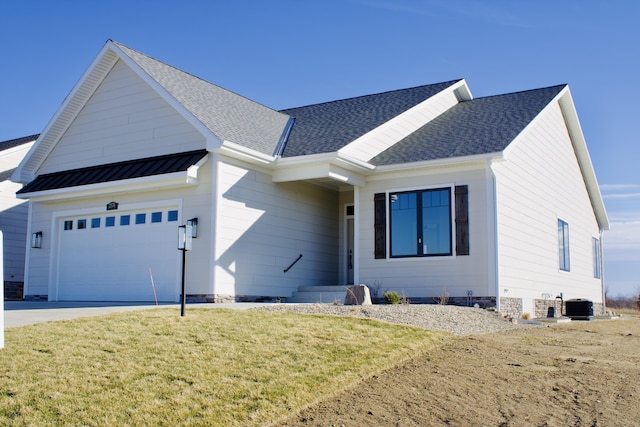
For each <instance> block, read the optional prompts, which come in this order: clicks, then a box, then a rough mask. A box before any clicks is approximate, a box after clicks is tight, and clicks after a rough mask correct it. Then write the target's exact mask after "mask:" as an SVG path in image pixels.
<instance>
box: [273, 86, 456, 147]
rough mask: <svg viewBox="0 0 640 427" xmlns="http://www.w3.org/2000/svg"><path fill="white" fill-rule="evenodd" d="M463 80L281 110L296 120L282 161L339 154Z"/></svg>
mask: <svg viewBox="0 0 640 427" xmlns="http://www.w3.org/2000/svg"><path fill="white" fill-rule="evenodd" d="M460 80H461V79H458V80H452V81H448V82H443V83H435V84H430V85H425V86H418V87H413V88H408V89H400V90H394V91H390V92H383V93H378V94H374V95H365V96H359V97H356V98H348V99H342V100H338V101H331V102H325V103H322V104H314V105H309V106H306V107H298V108H290V109H287V110H281V111H280V112H281V113H285V114H287V115H289V116H291V117H292V118H293V119H295V123H294V124H293V128H292V129H291V132H290V134H289V138H288V139H287V141H286V146H285V147H284V150H283V152H282V157H294V156H303V155H308V154H318V153H330V152H335V151H338V150H339V149H341V148H342V147H344V146H345V145H347V144H349V143H350V142H352V141H353V140H355V139H357V138H358V137H360V136H362V135H364V134H365V133H367V132H369V131H371V130H373V129H375V128H377V127H378V126H380V125H382V124H383V123H386V122H388V121H389V120H391V119H393V118H394V117H396V116H398V115H400V114H401V113H403V112H405V111H407V110H408V109H410V108H412V107H414V106H416V105H418V104H419V103H421V102H423V101H425V100H426V99H428V98H430V97H432V96H434V95H435V94H437V93H439V92H441V91H443V90H444V89H446V88H448V87H449V86H451V85H453V84H455V83H457V82H459V81H460Z"/></svg>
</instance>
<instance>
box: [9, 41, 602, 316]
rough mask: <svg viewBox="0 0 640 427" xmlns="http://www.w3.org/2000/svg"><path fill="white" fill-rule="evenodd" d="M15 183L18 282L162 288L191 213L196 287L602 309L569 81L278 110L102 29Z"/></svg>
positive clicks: (286, 295) (198, 290) (586, 175)
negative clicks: (558, 301)
mask: <svg viewBox="0 0 640 427" xmlns="http://www.w3.org/2000/svg"><path fill="white" fill-rule="evenodd" d="M14 180H15V181H18V182H21V183H23V184H25V187H24V188H23V189H22V190H20V191H19V193H18V196H19V197H20V198H24V199H28V200H29V202H30V203H29V206H30V215H29V220H30V223H29V226H30V230H29V233H30V235H31V236H33V237H34V238H36V237H37V238H41V244H37V245H33V246H40V247H33V248H28V252H27V262H26V278H25V295H26V298H48V299H49V300H51V301H59V300H111V301H152V300H153V299H154V298H155V297H154V289H153V287H152V280H153V284H154V286H155V295H156V297H157V298H158V299H159V300H162V301H177V300H179V298H180V290H181V287H180V284H181V273H182V271H181V266H182V264H181V252H180V251H178V250H177V246H176V244H177V235H178V233H177V229H178V226H179V225H183V224H186V223H187V221H189V220H193V219H196V220H197V237H196V238H194V239H193V248H192V250H191V251H189V252H188V254H187V268H186V278H187V286H186V288H187V292H186V294H187V297H188V298H189V299H190V300H194V301H211V302H221V301H252V300H275V299H278V298H280V299H284V300H287V299H291V298H292V297H295V296H296V295H297V293H298V291H299V290H309V288H308V287H317V288H315V289H316V290H319V291H320V292H326V293H328V292H329V289H335V286H337V285H341V286H344V285H346V284H350V283H366V284H368V285H370V286H378V287H380V288H381V289H382V290H387V289H388V290H395V291H397V292H398V293H403V294H404V295H406V296H408V297H409V298H410V299H411V300H412V301H413V302H431V301H433V299H434V298H437V297H438V296H439V295H441V294H443V293H445V292H446V293H447V294H448V295H450V297H451V298H453V299H455V300H457V301H464V302H476V301H477V302H480V303H482V304H483V305H487V304H490V305H496V306H498V308H499V309H500V310H502V311H506V312H515V313H518V312H520V313H522V312H530V313H534V312H535V313H536V314H537V315H540V314H542V312H544V311H545V310H546V307H547V306H549V305H552V304H553V303H554V302H555V297H556V296H558V295H560V294H561V293H562V295H563V296H564V298H565V299H571V298H584V299H588V300H591V301H592V302H593V303H594V308H595V309H596V310H601V309H602V308H603V292H602V289H603V279H602V273H601V272H602V269H601V263H602V250H601V244H600V242H601V235H602V232H603V230H606V229H608V226H609V224H608V219H607V215H606V211H605V208H604V204H603V201H602V197H601V195H600V192H599V188H598V183H597V180H596V177H595V173H594V170H593V167H592V165H591V161H590V158H589V154H588V152H587V147H586V144H585V140H584V137H583V134H582V131H581V129H580V124H579V122H578V117H577V115H576V111H575V108H574V105H573V101H572V98H571V93H570V91H569V88H568V86H567V85H559V86H554V87H549V88H542V89H535V90H530V91H524V92H517V93H510V94H505V95H498V96H491V97H484V98H473V97H472V95H471V91H470V89H469V87H468V85H467V83H466V82H465V81H464V80H454V81H449V82H444V83H438V84H431V85H426V86H420V87H415V88H408V89H401V90H396V91H390V92H385V93H379V94H374V95H366V96H361V97H357V98H350V99H344V100H338V101H332V102H327V103H323V104H317V105H311V106H305V107H300V108H292V109H288V110H283V111H275V110H272V109H270V108H268V107H265V106H263V105H260V104H258V103H255V102H253V101H251V100H249V99H247V98H244V97H242V96H239V95H237V94H235V93H232V92H230V91H227V90H225V89H223V88H221V87H218V86H215V85H213V84H210V83H208V82H206V81H204V80H201V79H199V78H197V77H194V76H192V75H190V74H187V73H185V72H183V71H180V70H178V69H176V68H173V67H171V66H169V65H167V64H164V63H162V62H160V61H157V60H155V59H153V58H150V57H148V56H146V55H144V54H142V53H139V52H137V51H134V50H132V49H130V48H127V47H125V46H123V45H121V44H118V43H116V42H113V41H108V42H107V43H106V45H105V46H104V47H103V49H102V50H101V51H100V53H99V54H98V56H97V57H96V59H95V60H94V61H93V63H92V64H91V65H90V67H89V68H88V69H87V71H86V72H85V73H84V75H83V76H82V78H81V79H80V81H79V82H78V83H77V85H76V86H75V87H74V88H73V89H72V91H71V93H70V94H69V96H68V97H67V98H66V99H65V101H64V103H63V104H62V106H61V107H60V109H59V110H58V111H57V113H56V114H55V116H54V117H53V118H52V119H51V121H50V122H49V123H48V125H47V126H46V128H45V129H44V131H43V132H42V134H41V135H40V137H39V138H38V140H37V142H36V144H35V145H34V146H33V147H32V148H31V150H30V152H29V154H28V155H27V156H26V158H25V159H24V161H23V162H22V163H21V164H20V166H19V168H18V170H17V171H16V172H15V174H14ZM320 286H322V288H320ZM326 286H332V288H325V287H326ZM311 289H314V288H311Z"/></svg>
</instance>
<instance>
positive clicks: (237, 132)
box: [113, 42, 289, 155]
mask: <svg viewBox="0 0 640 427" xmlns="http://www.w3.org/2000/svg"><path fill="white" fill-rule="evenodd" d="M113 43H114V44H115V45H116V46H118V48H120V50H122V52H124V53H125V54H126V55H127V56H128V57H129V58H131V59H132V60H133V61H134V62H136V63H137V64H138V65H139V66H140V67H141V68H142V69H143V70H144V72H146V73H147V74H148V75H149V76H150V77H151V78H152V79H154V80H155V81H157V82H158V83H159V84H160V85H161V86H162V87H163V88H164V89H166V90H167V91H168V92H169V94H170V95H171V96H172V97H174V98H175V99H176V100H177V101H178V102H179V103H180V104H182V105H183V106H184V107H185V108H186V109H187V110H188V111H189V112H190V113H191V114H193V115H194V117H195V118H197V119H198V120H199V121H200V122H201V123H202V124H204V125H205V126H206V127H207V128H209V130H211V131H212V132H213V133H214V134H215V135H216V136H217V137H218V138H220V139H222V140H227V141H230V142H233V143H236V144H239V145H242V146H245V147H247V148H251V149H253V150H256V151H259V152H262V153H264V154H268V155H273V153H274V151H275V149H276V147H277V145H278V142H279V141H280V138H281V136H282V133H283V131H284V129H285V126H286V125H287V122H288V120H289V117H288V116H287V115H286V114H282V113H279V112H277V111H275V110H272V109H271V108H268V107H265V106H264V105H261V104H259V103H257V102H255V101H252V100H250V99H248V98H245V97H243V96H240V95H238V94H236V93H233V92H231V91H229V90H227V89H224V88H221V87H220V86H216V85H214V84H212V83H209V82H207V81H205V80H202V79H200V78H198V77H195V76H193V75H191V74H188V73H185V72H184V71H181V70H179V69H177V68H174V67H172V66H170V65H167V64H165V63H163V62H160V61H158V60H156V59H153V58H151V57H149V56H147V55H145V54H143V53H140V52H137V51H135V50H133V49H130V48H128V47H126V46H124V45H121V44H119V43H116V42H113Z"/></svg>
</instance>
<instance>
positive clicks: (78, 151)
mask: <svg viewBox="0 0 640 427" xmlns="http://www.w3.org/2000/svg"><path fill="white" fill-rule="evenodd" d="M202 148H205V139H204V136H203V135H201V134H200V133H199V132H197V131H196V130H195V129H194V128H193V126H191V125H190V124H189V123H188V122H187V121H186V120H185V119H184V118H183V117H182V116H180V115H179V114H178V113H177V112H176V111H175V109H173V108H172V107H171V106H169V104H167V102H165V101H164V100H163V99H162V98H161V97H160V96H159V95H158V94H157V93H156V92H155V91H154V90H152V89H151V88H150V87H149V86H148V85H147V84H146V83H145V82H144V81H143V80H142V79H141V78H140V77H139V76H137V75H136V74H135V73H134V72H133V71H132V70H131V69H130V68H128V67H127V66H126V65H124V64H123V63H122V62H121V61H119V62H118V63H117V64H116V65H115V66H114V68H113V69H112V70H111V71H110V73H109V75H108V76H107V77H106V78H105V80H104V81H103V82H102V84H101V85H100V87H99V88H98V89H97V90H96V92H95V93H94V94H93V96H92V97H91V99H90V100H89V101H88V102H87V104H86V105H85V106H84V108H83V109H82V111H81V112H80V113H79V114H78V116H77V117H76V119H75V120H74V121H73V123H72V124H71V126H70V127H69V129H67V131H66V132H65V133H64V135H63V136H62V137H61V139H60V141H59V142H58V143H57V145H56V146H55V148H54V149H53V151H52V152H51V153H50V154H49V156H48V157H47V159H46V160H45V161H44V163H43V165H42V166H41V167H40V169H39V170H38V174H43V173H50V172H56V171H61V170H68V169H75V168H81V167H87V166H94V165H101V164H107V163H113V162H119V161H125V160H131V159H137V158H138V159H139V158H145V157H152V156H159V155H162V154H171V153H177V152H184V151H190V150H197V149H202Z"/></svg>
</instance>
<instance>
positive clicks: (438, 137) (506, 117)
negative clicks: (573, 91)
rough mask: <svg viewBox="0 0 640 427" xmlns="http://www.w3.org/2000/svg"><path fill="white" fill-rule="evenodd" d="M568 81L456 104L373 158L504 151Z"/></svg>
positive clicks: (405, 159)
mask: <svg viewBox="0 0 640 427" xmlns="http://www.w3.org/2000/svg"><path fill="white" fill-rule="evenodd" d="M565 86H566V85H559V86H552V87H548V88H542V89H534V90H528V91H523V92H515V93H509V94H504V95H496V96H488V97H483V98H476V99H473V100H470V101H464V102H461V103H459V104H456V105H455V106H453V107H452V108H450V109H449V110H447V111H446V112H445V113H443V114H441V115H440V116H438V117H436V118H435V119H434V120H432V121H431V122H429V123H427V124H426V125H424V126H423V127H421V128H420V129H418V130H417V131H416V132H414V133H412V134H411V135H409V136H407V137H406V138H404V139H402V140H400V141H398V143H396V144H395V145H393V146H392V147H390V148H389V149H387V150H386V151H384V152H382V153H380V154H379V155H377V156H376V157H374V158H373V159H372V160H371V163H372V164H374V165H376V166H382V165H390V164H401V163H410V162H416V161H424V160H436V159H444V158H452V157H459V156H470V155H476V154H488V153H495V152H500V151H502V150H504V149H505V148H507V146H508V145H509V144H510V143H511V142H512V141H513V140H514V139H515V138H516V137H517V136H518V135H519V134H520V132H522V131H523V130H524V128H525V127H526V126H527V125H528V124H529V123H530V122H531V121H532V120H533V119H534V118H535V117H536V116H537V115H538V114H539V113H540V111H542V109H543V108H544V107H546V106H547V105H548V104H549V102H551V100H552V99H553V98H554V97H555V96H556V95H557V94H558V93H560V91H561V90H562V89H563V88H564V87H565Z"/></svg>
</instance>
